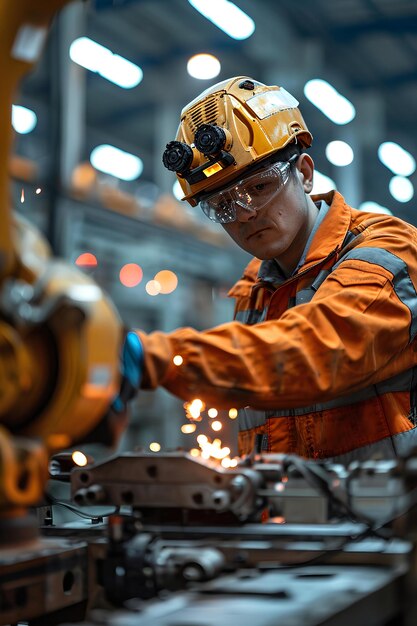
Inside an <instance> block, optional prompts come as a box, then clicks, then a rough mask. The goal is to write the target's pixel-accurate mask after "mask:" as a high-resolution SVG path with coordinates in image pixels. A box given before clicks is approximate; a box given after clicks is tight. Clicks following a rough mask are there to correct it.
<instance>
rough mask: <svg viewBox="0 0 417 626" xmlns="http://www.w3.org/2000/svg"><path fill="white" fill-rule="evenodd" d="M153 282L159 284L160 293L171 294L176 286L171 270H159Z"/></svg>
mask: <svg viewBox="0 0 417 626" xmlns="http://www.w3.org/2000/svg"><path fill="white" fill-rule="evenodd" d="M154 280H156V281H157V282H158V283H159V284H160V290H159V292H160V293H172V292H173V291H174V290H175V289H176V288H177V285H178V278H177V276H176V274H174V272H171V270H161V271H160V272H158V273H157V274H156V275H155V278H154Z"/></svg>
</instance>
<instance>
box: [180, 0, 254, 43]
mask: <svg viewBox="0 0 417 626" xmlns="http://www.w3.org/2000/svg"><path fill="white" fill-rule="evenodd" d="M188 2H189V3H190V4H191V6H192V7H194V8H195V9H196V10H197V11H198V12H199V13H201V15H203V16H204V17H205V18H207V19H208V20H209V21H210V22H212V23H213V24H214V25H215V26H217V27H218V28H220V29H221V30H222V31H224V32H225V33H226V35H229V37H232V39H248V37H250V36H251V35H252V34H253V32H254V31H255V22H254V21H253V19H252V18H251V17H249V15H247V13H244V11H242V9H240V8H239V7H238V6H236V5H235V4H234V3H233V2H229V0H210V1H209V2H207V0H188Z"/></svg>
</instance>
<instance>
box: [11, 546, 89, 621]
mask: <svg viewBox="0 0 417 626" xmlns="http://www.w3.org/2000/svg"><path fill="white" fill-rule="evenodd" d="M10 537H12V535H11V536H10ZM87 599H88V584H87V544H86V543H81V542H75V541H68V540H65V539H56V538H50V539H44V538H43V539H41V538H37V539H32V540H31V541H26V542H22V543H21V544H14V543H12V540H11V541H10V542H9V547H7V548H6V547H2V548H1V549H0V624H2V625H3V624H15V623H17V622H19V621H21V620H26V621H27V620H30V621H31V623H32V622H33V620H35V619H38V618H39V619H41V620H44V621H43V622H42V623H43V624H46V623H48V624H54V623H55V621H54V620H55V618H54V615H55V614H57V615H56V619H57V620H58V621H57V623H59V622H60V621H62V619H65V618H64V617H63V616H62V614H61V617H58V613H59V612H61V611H62V610H64V609H65V610H66V613H65V615H66V618H67V619H68V616H71V615H72V611H74V616H75V615H78V619H79V618H80V617H81V618H82V617H83V615H84V613H85V607H86V604H87ZM47 620H48V621H47Z"/></svg>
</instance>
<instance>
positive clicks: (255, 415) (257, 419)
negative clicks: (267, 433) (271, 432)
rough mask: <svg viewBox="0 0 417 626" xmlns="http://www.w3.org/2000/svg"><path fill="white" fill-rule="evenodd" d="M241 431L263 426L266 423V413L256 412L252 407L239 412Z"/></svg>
mask: <svg viewBox="0 0 417 626" xmlns="http://www.w3.org/2000/svg"><path fill="white" fill-rule="evenodd" d="M237 419H238V424H239V430H250V429H251V428H256V427H257V426H263V424H265V422H266V413H265V411H256V410H255V409H251V408H250V407H246V408H244V409H239V411H238V418H237Z"/></svg>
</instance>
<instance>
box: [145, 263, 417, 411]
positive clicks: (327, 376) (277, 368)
mask: <svg viewBox="0 0 417 626" xmlns="http://www.w3.org/2000/svg"><path fill="white" fill-rule="evenodd" d="M415 294H416V292H415V288H414V285H413V284H412V282H411V280H410V278H409V275H408V273H405V274H404V272H403V275H399V276H397V277H395V276H393V274H392V273H391V272H390V271H388V270H386V269H385V268H384V267H380V266H379V265H376V264H370V263H369V262H365V261H363V260H357V259H352V260H347V261H345V262H343V263H342V264H341V265H340V266H339V267H338V268H337V269H335V270H334V271H333V272H332V273H331V274H330V276H329V277H328V278H327V279H326V280H325V282H324V283H323V284H322V285H321V286H320V288H319V289H318V291H317V292H316V294H315V296H314V298H313V299H312V300H311V301H310V302H309V303H306V304H302V305H299V306H296V307H294V308H292V309H289V310H288V311H286V312H285V313H284V315H282V317H280V318H279V319H270V320H267V321H265V322H262V323H260V324H257V325H254V326H247V325H244V324H241V323H239V322H230V323H227V324H223V325H221V326H217V327H215V328H213V329H211V330H207V331H204V332H198V331H195V330H193V329H190V328H182V329H179V330H176V331H174V332H172V333H167V334H166V333H161V332H154V333H152V334H150V335H145V334H143V333H139V334H140V338H141V340H142V341H143V344H144V351H145V369H146V374H145V377H144V381H143V385H142V386H143V387H145V388H148V389H152V388H155V387H156V386H158V385H162V386H164V387H165V388H166V389H167V390H168V391H170V392H172V393H173V394H175V395H177V396H179V397H181V398H182V399H184V400H191V399H193V398H195V397H198V398H201V399H202V400H204V401H205V402H208V403H211V404H213V405H214V406H216V407H218V408H227V407H230V406H235V407H236V408H239V407H242V406H248V405H250V406H251V407H253V408H255V409H272V408H291V407H300V406H308V405H311V404H314V403H316V402H323V401H326V400H331V399H332V398H335V397H338V396H342V395H346V394H348V393H349V392H353V391H356V390H358V389H361V388H363V387H365V386H368V385H370V384H375V383H377V382H379V381H381V380H385V379H387V378H389V377H390V376H394V375H395V374H397V373H399V372H401V371H403V370H405V369H408V368H409V367H410V364H412V363H414V364H416V363H417V350H416V349H414V350H413V349H412V344H411V342H412V340H413V339H414V336H413V335H414V332H415V330H414V329H415V326H416V323H415V320H414V319H413V316H412V308H411V305H412V304H414V305H416V303H417V299H416V296H415ZM413 298H414V302H411V300H413ZM175 355H180V356H181V357H182V359H183V362H182V364H181V365H179V366H176V365H174V363H173V357H174V356H175Z"/></svg>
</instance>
